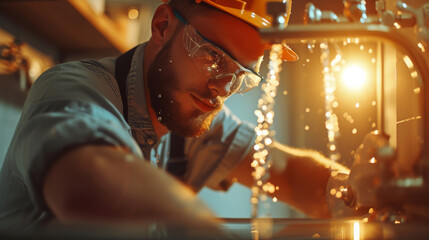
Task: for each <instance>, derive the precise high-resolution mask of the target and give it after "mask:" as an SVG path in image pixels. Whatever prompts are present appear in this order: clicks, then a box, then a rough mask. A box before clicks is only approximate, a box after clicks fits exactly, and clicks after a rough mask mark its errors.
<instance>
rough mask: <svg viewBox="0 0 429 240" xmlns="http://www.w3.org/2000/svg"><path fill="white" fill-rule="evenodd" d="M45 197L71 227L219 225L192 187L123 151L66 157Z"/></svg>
mask: <svg viewBox="0 0 429 240" xmlns="http://www.w3.org/2000/svg"><path fill="white" fill-rule="evenodd" d="M43 194H44V197H45V200H46V202H47V204H48V206H49V207H50V209H51V210H52V212H53V213H54V214H55V216H56V217H57V218H58V219H59V220H60V221H61V222H66V223H67V222H70V223H100V222H102V223H131V224H138V223H143V222H148V221H153V220H156V221H159V222H163V223H172V224H178V223H180V224H183V225H185V226H201V227H207V228H211V227H212V226H216V224H217V221H216V220H215V218H214V215H213V214H212V212H211V211H210V210H209V209H208V208H206V207H205V205H204V204H203V203H202V202H201V201H199V200H198V198H197V197H196V195H195V194H194V193H193V192H192V191H191V190H190V189H189V188H187V187H186V186H185V185H183V184H181V183H180V182H178V181H176V180H175V179H174V178H173V177H171V176H170V175H169V174H167V173H165V172H163V171H162V170H159V169H157V168H155V167H153V166H151V165H150V163H148V162H146V161H144V160H142V159H140V158H138V157H136V156H134V155H132V154H130V153H128V152H127V151H125V150H123V149H121V148H119V147H112V146H100V145H89V146H83V147H79V148H77V149H75V150H72V151H70V152H67V153H65V154H63V155H62V156H61V157H60V158H59V159H57V161H56V162H55V163H54V164H53V165H52V167H51V168H50V169H49V171H48V172H47V174H46V177H45V181H44V185H43Z"/></svg>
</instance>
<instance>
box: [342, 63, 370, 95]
mask: <svg viewBox="0 0 429 240" xmlns="http://www.w3.org/2000/svg"><path fill="white" fill-rule="evenodd" d="M366 75H367V74H366V71H365V69H364V68H362V67H360V66H357V65H352V66H348V67H346V68H345V69H344V71H343V82H344V83H345V85H346V86H347V87H348V88H350V89H354V90H357V89H360V88H362V86H363V85H364V84H365V82H366Z"/></svg>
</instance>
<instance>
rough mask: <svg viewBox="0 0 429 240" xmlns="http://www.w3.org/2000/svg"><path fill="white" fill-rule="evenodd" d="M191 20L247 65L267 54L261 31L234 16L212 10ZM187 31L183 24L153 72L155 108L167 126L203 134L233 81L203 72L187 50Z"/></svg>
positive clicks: (150, 77) (183, 132)
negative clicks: (258, 33)
mask: <svg viewBox="0 0 429 240" xmlns="http://www.w3.org/2000/svg"><path fill="white" fill-rule="evenodd" d="M201 16H205V17H201ZM213 17H214V18H213ZM198 18H201V19H198ZM211 19H216V22H214V21H213V20H211ZM188 20H189V22H190V23H191V24H192V25H194V23H195V27H196V28H197V30H198V31H200V32H202V34H204V35H207V36H206V37H207V38H208V39H210V40H212V39H213V40H212V41H214V42H216V44H218V45H220V46H221V47H222V48H224V49H226V50H228V51H229V52H231V53H232V54H234V57H235V58H236V59H237V60H238V61H240V63H242V65H244V66H249V65H251V64H252V63H254V62H255V61H257V60H258V57H259V56H260V55H262V53H263V47H262V46H261V43H260V41H258V40H259V36H258V35H257V31H256V30H255V29H253V28H251V27H250V26H248V25H247V24H245V23H244V22H242V21H240V20H238V19H236V18H234V17H232V16H229V15H227V14H224V13H220V12H218V11H213V10H210V11H208V12H207V13H205V14H201V15H199V16H197V17H192V18H190V19H188ZM184 28H185V27H184V25H183V24H180V25H179V27H178V28H177V29H176V31H175V34H174V36H173V37H172V38H171V39H170V41H168V43H166V44H165V45H164V46H163V48H162V49H161V51H160V52H159V53H158V55H157V56H156V58H155V60H154V61H153V63H152V65H151V66H150V68H149V72H148V87H149V91H150V99H151V104H152V108H153V109H154V111H155V113H156V115H157V117H158V120H159V121H160V122H161V123H162V124H163V125H165V126H166V127H167V128H168V129H169V130H170V131H173V132H176V133H178V134H180V135H182V136H198V135H201V134H203V133H204V132H205V131H207V130H208V129H209V127H210V125H211V122H212V120H213V118H214V116H215V115H216V113H217V112H218V111H219V110H220V109H221V107H222V105H223V102H224V101H225V100H226V98H227V96H228V92H227V91H226V90H225V89H227V86H228V84H229V80H228V79H213V78H210V77H209V76H208V74H207V73H204V71H201V66H200V65H199V63H198V62H197V61H195V59H193V58H192V57H190V56H189V54H188V52H187V50H186V49H185V47H184V40H183V36H184V34H183V31H184ZM200 29H201V30H200ZM249 33H250V34H249ZM255 33H256V34H255ZM243 36H244V37H243ZM256 36H257V39H256ZM246 37H248V38H247V39H246ZM255 39H256V40H255ZM249 42H251V43H252V42H253V43H258V44H254V45H251V44H249Z"/></svg>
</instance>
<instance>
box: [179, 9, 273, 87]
mask: <svg viewBox="0 0 429 240" xmlns="http://www.w3.org/2000/svg"><path fill="white" fill-rule="evenodd" d="M172 10H173V13H174V15H175V16H176V18H177V19H179V21H180V22H182V23H184V24H185V25H186V26H192V27H193V28H194V29H195V32H196V33H197V34H198V35H199V36H200V37H201V38H202V39H203V40H204V41H207V42H208V43H210V44H211V45H213V46H214V47H215V48H217V49H219V50H220V51H221V52H223V53H225V55H226V56H228V57H229V58H231V60H232V61H233V62H234V63H235V64H237V66H238V68H240V69H241V71H244V72H246V71H245V70H247V71H249V72H250V73H253V74H255V75H256V76H258V77H259V78H260V79H261V80H260V81H259V82H258V85H259V84H260V83H261V82H262V81H264V80H265V79H264V77H263V76H262V75H260V74H259V73H257V72H256V71H255V69H252V68H247V67H244V66H243V65H241V64H240V63H239V62H238V61H237V59H236V58H234V57H233V56H232V55H231V54H230V53H229V52H228V51H227V50H225V49H224V48H223V47H221V46H219V45H217V44H216V43H214V42H213V41H211V40H210V39H208V38H206V37H205V36H204V35H203V34H201V33H200V32H199V31H198V30H197V29H196V28H195V27H194V26H193V25H191V24H190V23H189V22H188V21H187V20H186V19H185V18H184V17H183V16H182V15H181V14H180V13H179V12H178V11H177V10H175V9H174V8H172ZM237 73H238V72H234V73H226V74H233V75H234V76H235V79H237ZM242 84H243V82H242V83H241V85H242ZM241 85H240V86H241ZM258 85H256V86H258ZM256 86H254V87H250V88H247V89H246V90H244V91H242V92H238V93H245V92H247V91H249V90H251V89H253V88H255V87H256ZM238 89H239V88H237V90H238ZM237 90H235V91H234V92H232V93H229V94H228V95H231V94H233V93H237Z"/></svg>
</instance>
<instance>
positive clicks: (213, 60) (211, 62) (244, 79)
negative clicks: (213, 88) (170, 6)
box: [173, 10, 263, 96]
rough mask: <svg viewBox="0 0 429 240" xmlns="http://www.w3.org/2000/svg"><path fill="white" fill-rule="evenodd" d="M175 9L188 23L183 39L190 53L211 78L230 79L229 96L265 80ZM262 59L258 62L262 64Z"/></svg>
mask: <svg viewBox="0 0 429 240" xmlns="http://www.w3.org/2000/svg"><path fill="white" fill-rule="evenodd" d="M173 11H174V14H175V15H176V17H177V18H178V19H179V20H180V21H182V22H183V23H184V24H185V25H186V26H185V29H184V34H183V40H184V45H185V49H186V50H187V51H188V55H189V56H190V57H191V58H192V59H193V61H194V62H195V63H196V64H197V65H198V66H199V67H200V69H201V71H202V72H203V73H206V74H208V76H209V78H212V79H226V78H229V79H230V80H229V83H228V85H227V86H226V90H228V96H229V95H231V94H233V93H245V92H247V91H249V90H250V89H252V88H254V87H256V86H258V85H259V83H260V82H261V81H262V80H263V77H262V76H261V75H259V74H258V73H257V72H256V71H255V70H254V69H248V68H245V67H243V66H242V65H241V64H240V63H238V62H237V61H236V60H235V59H234V58H232V57H231V56H230V55H229V54H227V53H226V51H225V50H223V49H222V48H221V47H220V46H217V45H216V44H215V43H213V42H211V41H210V40H208V39H207V38H205V37H204V36H203V35H202V34H201V33H199V32H198V30H196V29H195V27H194V26H192V25H191V24H189V23H188V22H187V21H186V20H185V19H184V18H183V17H182V16H181V15H180V14H179V13H178V12H177V11H175V10H173ZM261 60H262V58H261V59H260V61H261ZM260 61H259V62H258V63H257V64H260Z"/></svg>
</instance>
